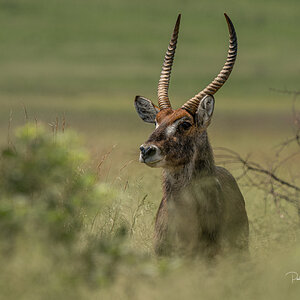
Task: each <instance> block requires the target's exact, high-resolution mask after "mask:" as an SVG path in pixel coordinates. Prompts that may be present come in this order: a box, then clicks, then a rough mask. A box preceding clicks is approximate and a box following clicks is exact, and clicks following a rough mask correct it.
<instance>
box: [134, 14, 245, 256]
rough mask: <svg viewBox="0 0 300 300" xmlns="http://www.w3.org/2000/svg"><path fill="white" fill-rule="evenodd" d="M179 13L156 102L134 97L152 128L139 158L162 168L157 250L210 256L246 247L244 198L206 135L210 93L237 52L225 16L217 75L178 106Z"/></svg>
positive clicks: (211, 104)
mask: <svg viewBox="0 0 300 300" xmlns="http://www.w3.org/2000/svg"><path fill="white" fill-rule="evenodd" d="M180 17H181V16H180V15H179V16H178V19H177V22H176V25H175V28H174V31H173V34H172V37H171V41H170V43H169V46H168V49H167V52H166V55H165V58H164V63H163V67H162V71H161V76H160V79H159V83H158V106H156V105H154V104H153V103H152V102H151V101H150V100H148V99H146V98H144V97H141V96H136V98H135V108H136V110H137V112H138V114H139V116H140V117H141V118H142V120H143V121H145V122H148V123H154V124H155V126H156V127H155V130H154V131H153V133H152V134H151V135H150V137H149V139H148V140H147V141H146V142H145V143H144V144H143V145H141V147H140V162H142V163H145V164H146V165H147V166H150V167H162V168H163V198H162V201H161V203H160V206H159V209H158V211H157V215H156V222H155V251H156V253H157V254H159V255H169V254H171V253H173V252H176V253H180V254H186V255H197V254H200V255H201V254H204V255H205V256H207V257H214V256H215V255H216V254H218V253H220V252H221V250H223V249H225V248H226V249H228V247H226V245H227V246H230V248H229V249H245V250H247V249H248V235H249V225H248V218H247V213H246V210H245V202H244V199H243V196H242V194H241V192H240V190H239V187H238V185H237V183H236V181H235V179H234V178H233V176H232V175H231V174H230V173H229V172H228V171H227V170H226V169H224V168H222V167H218V166H216V165H215V162H214V156H213V151H212V148H211V145H210V143H209V141H208V137H207V131H206V130H207V127H208V125H209V124H210V121H211V118H212V114H213V111H214V104H215V100H214V97H213V95H214V94H215V93H216V92H217V91H218V90H219V89H220V88H221V87H222V85H223V84H224V83H225V82H226V80H227V79H228V77H229V75H230V73H231V71H232V69H233V65H234V62H235V59H236V55H237V38H236V33H235V29H234V27H233V24H232V22H231V20H230V19H229V17H228V16H227V15H226V14H225V18H226V21H227V24H228V29H229V35H230V40H229V50H228V56H227V60H226V63H225V65H224V66H223V68H222V70H221V71H220V73H219V74H218V76H217V77H216V78H215V79H214V80H213V81H212V82H211V83H210V84H209V85H208V86H207V87H206V88H205V89H204V90H202V91H201V92H200V93H198V94H197V95H195V96H194V97H193V98H191V99H190V100H188V101H187V102H186V103H185V104H184V105H183V106H182V107H181V108H178V109H176V110H173V109H172V107H171V103H170V101H169V97H168V87H169V81H170V74H171V69H172V64H173V59H174V54H175V49H176V44H177V37H178V32H179V24H180Z"/></svg>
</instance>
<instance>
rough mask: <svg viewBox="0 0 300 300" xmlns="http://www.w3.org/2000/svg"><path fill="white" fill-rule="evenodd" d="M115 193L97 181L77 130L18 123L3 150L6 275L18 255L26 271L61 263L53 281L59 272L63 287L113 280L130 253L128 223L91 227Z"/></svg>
mask: <svg viewBox="0 0 300 300" xmlns="http://www.w3.org/2000/svg"><path fill="white" fill-rule="evenodd" d="M115 195H116V193H115V192H114V191H113V190H112V189H111V188H109V187H108V186H106V185H103V184H99V183H98V181H97V176H96V173H95V171H93V169H92V168H91V167H90V166H89V159H88V155H87V153H86V151H85V150H84V149H82V147H80V143H79V142H78V138H77V137H76V135H75V134H74V133H72V132H65V133H56V134H55V135H53V133H51V131H50V130H49V131H47V130H46V129H45V128H44V127H43V126H36V125H33V124H29V125H26V126H24V127H22V128H20V129H19V130H18V131H17V134H16V138H15V141H14V143H13V145H11V146H9V147H6V148H5V149H3V150H2V151H1V156H0V250H1V253H0V263H1V265H2V266H4V269H5V266H7V270H8V271H7V273H6V275H8V276H9V274H10V272H12V273H11V274H10V275H11V276H13V273H14V272H16V270H14V271H12V269H11V267H9V266H10V263H11V264H12V265H14V261H18V259H19V260H22V261H23V262H24V261H25V262H24V263H25V264H26V268H25V269H26V270H27V271H26V272H25V273H24V270H22V273H21V274H23V276H29V275H32V274H34V273H35V272H37V273H38V274H39V276H38V277H40V278H43V277H45V276H46V277H47V276H49V273H48V271H49V270H51V269H52V268H53V266H55V268H54V270H55V271H54V272H55V274H56V275H55V278H56V279H55V281H56V280H57V278H60V280H59V285H61V284H63V285H64V289H66V288H67V287H70V286H73V285H74V284H75V283H78V281H80V282H85V283H88V284H89V285H90V284H92V285H95V284H96V286H100V285H101V284H107V283H109V282H110V281H111V280H112V279H113V277H114V273H115V272H116V269H117V266H118V263H119V261H120V260H121V259H122V258H123V256H124V257H125V256H126V255H127V253H126V251H124V249H123V241H124V237H125V236H126V228H125V227H124V226H123V225H122V226H117V227H116V229H115V230H114V232H111V234H110V235H107V234H104V233H103V234H99V232H96V233H92V231H91V228H90V226H91V223H92V219H93V218H94V217H95V216H96V215H97V214H99V212H100V214H101V212H102V209H103V208H104V206H105V205H106V202H107V201H111V200H112V198H114V197H115ZM35 264H37V269H35V270H33V269H32V268H33V266H34V265H35ZM45 264H46V269H45V268H44V267H45V266H44V265H45ZM17 268H18V267H17ZM35 268H36V267H35ZM47 270H48V271H47ZM53 280H54V279H53ZM66 283H68V284H66ZM48 288H49V289H51V284H50V285H49V286H48ZM0 289H1V287H0Z"/></svg>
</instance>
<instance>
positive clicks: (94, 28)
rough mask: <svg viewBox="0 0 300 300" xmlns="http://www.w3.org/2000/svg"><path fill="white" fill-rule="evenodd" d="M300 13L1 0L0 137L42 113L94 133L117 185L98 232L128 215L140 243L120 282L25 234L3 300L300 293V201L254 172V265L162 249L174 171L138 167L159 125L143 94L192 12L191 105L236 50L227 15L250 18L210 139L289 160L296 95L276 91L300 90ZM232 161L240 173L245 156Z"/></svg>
mask: <svg viewBox="0 0 300 300" xmlns="http://www.w3.org/2000/svg"><path fill="white" fill-rule="evenodd" d="M299 10H300V2H299V1H298V0H288V1H285V2H283V1H279V0H266V1H258V0H252V1H250V0H249V1H240V2H237V1H234V0H228V1H221V0H217V1H213V2H211V1H195V0H188V1H180V0H175V1H171V0H167V1H157V0H153V1H144V0H140V1H137V0H127V1H121V0H110V1H109V0H86V1H84V0H51V1H44V0H0V27H1V31H0V53H1V55H0V70H1V72H0V106H1V110H0V144H1V145H2V146H5V145H7V143H8V142H9V141H11V140H13V141H14V140H15V138H14V137H13V131H14V129H15V128H16V127H18V126H20V125H24V124H25V123H28V122H29V121H31V122H35V120H37V121H38V123H44V124H46V126H48V125H47V124H50V125H51V126H50V125H49V128H48V129H49V134H51V130H52V129H51V127H52V128H53V127H55V124H56V123H57V122H58V123H59V124H61V123H62V121H63V119H65V120H66V122H67V126H66V127H67V128H70V129H73V130H76V131H78V132H79V133H80V135H81V136H82V140H83V144H84V145H85V146H86V147H87V149H88V151H89V153H90V156H91V160H90V162H89V164H90V165H91V168H92V169H97V166H98V176H99V183H100V185H101V184H104V186H105V188H107V189H108V190H109V191H110V192H109V193H108V195H110V196H107V197H108V198H109V199H108V200H107V203H106V204H105V205H104V207H105V209H103V211H102V208H103V206H100V204H99V208H95V211H94V212H93V213H92V216H93V217H92V218H91V219H88V218H87V221H86V222H87V225H86V226H87V228H90V227H92V229H93V230H92V231H93V233H94V234H95V236H97V235H98V234H99V235H101V234H100V233H101V232H102V231H105V230H104V229H103V228H110V226H112V225H111V224H112V220H114V218H113V217H112V216H116V217H115V220H116V223H118V224H126V226H127V228H128V230H129V234H128V236H127V237H126V240H125V242H124V246H123V247H124V249H125V250H122V251H123V252H124V251H125V252H126V251H128V253H134V254H133V255H131V254H130V255H129V254H127V252H126V253H125V254H123V252H122V251H121V253H122V255H123V256H124V257H126V259H125V263H123V261H122V259H121V263H120V266H119V267H118V269H117V272H116V274H115V277H114V280H112V282H110V283H109V284H101V282H100V281H97V280H96V284H95V285H93V286H92V287H91V286H89V285H86V284H85V283H84V282H83V281H80V280H79V279H78V278H77V277H76V276H75V275H74V274H76V272H77V271H78V269H76V268H77V265H76V264H75V263H74V267H73V261H72V259H74V260H76V259H77V257H76V256H75V254H74V255H73V254H72V255H71V254H70V256H69V257H68V256H67V255H66V253H65V252H66V249H64V248H59V249H58V250H57V259H58V261H59V262H60V263H61V266H60V265H59V264H60V263H56V264H55V263H54V261H55V259H54V260H52V259H48V257H47V255H46V254H45V253H44V252H43V251H44V250H43V251H42V250H40V248H42V247H43V244H39V243H40V242H36V241H35V240H34V243H33V242H31V240H26V236H25V235H24V237H23V238H22V237H21V238H20V240H18V243H17V249H18V250H17V251H16V253H14V254H13V255H12V259H10V260H7V259H6V258H7V257H6V256H5V255H1V257H0V261H1V265H2V266H3V270H4V271H2V274H1V277H0V288H1V291H2V292H1V291H0V299H69V298H70V299H71V298H72V299H77V298H78V299H99V298H100V299H122V300H123V299H164V298H166V297H169V298H172V299H241V298H242V299H254V298H257V299H298V298H299V294H300V282H299V281H297V282H294V283H293V284H292V283H291V280H290V278H286V277H285V274H286V273H287V272H289V271H297V272H298V273H299V274H300V263H299V258H300V257H299V253H300V252H299V251H300V242H299V220H298V217H297V214H296V210H295V209H294V208H292V207H291V206H289V205H287V204H286V203H282V205H281V206H280V208H278V206H276V205H274V203H273V201H272V199H271V198H270V197H267V198H265V195H264V194H263V193H261V192H259V191H258V190H256V189H255V188H252V187H249V186H246V185H245V182H243V181H241V182H240V183H239V184H240V186H241V188H242V192H243V194H244V196H245V200H246V206H247V211H248V216H249V220H250V230H251V243H250V251H251V259H250V261H246V262H239V261H238V260H236V259H235V258H228V259H226V260H220V261H219V262H217V264H216V266H213V267H212V266H207V265H206V264H205V263H204V262H202V261H183V260H181V259H180V258H176V259H166V260H158V259H156V258H155V257H154V255H153V249H152V237H153V222H154V216H155V212H156V209H157V207H158V205H159V201H160V198H161V188H160V177H161V171H160V170H156V169H155V170H154V169H151V170H149V169H147V167H146V166H143V165H140V164H139V163H138V155H139V150H138V148H139V145H140V144H142V143H143V142H144V141H145V140H146V139H147V137H148V135H149V134H150V133H151V132H152V130H153V127H152V126H151V125H149V124H145V123H143V122H142V121H141V120H140V119H139V117H138V116H137V114H136V112H135V110H134V107H133V100H134V97H135V95H137V94H140V95H144V96H146V97H149V98H151V99H152V100H153V101H154V102H155V101H156V88H157V81H158V78H159V73H160V69H161V63H162V60H163V55H164V51H165V49H166V47H167V43H168V40H169V38H170V34H171V31H172V28H173V24H174V22H175V20H176V17H177V14H178V13H182V24H181V32H180V37H179V42H178V48H177V53H176V59H175V65H174V68H173V74H172V80H171V87H170V97H171V101H172V103H173V104H174V106H175V107H178V106H180V105H181V104H183V103H184V101H186V100H187V99H189V98H190V97H191V96H193V95H194V94H195V93H197V92H198V91H199V90H200V89H202V88H203V87H204V86H205V85H206V84H207V83H209V82H210V80H211V79H212V78H213V77H214V76H215V75H216V74H217V72H218V71H219V69H220V68H221V66H222V65H223V63H224V60H225V57H226V52H227V43H228V33H227V27H226V23H225V19H224V17H223V13H224V12H226V13H228V15H229V16H230V17H231V18H232V21H233V23H234V25H235V27H236V31H237V34H238V42H239V54H238V59H237V63H236V66H235V68H234V70H233V72H232V75H231V77H230V79H229V81H228V82H227V83H226V85H225V86H224V87H223V88H222V90H220V91H219V92H218V94H217V95H216V97H215V98H216V109H215V113H214V117H213V122H212V124H211V126H210V128H209V136H210V140H211V143H212V145H213V147H220V146H222V147H228V148H230V149H233V150H235V151H237V152H239V153H240V154H241V155H242V156H244V157H245V156H247V155H248V154H249V153H251V154H252V156H253V159H254V160H257V161H259V162H261V163H262V164H264V165H267V166H270V165H271V163H272V162H274V161H276V160H279V159H281V158H283V157H279V158H278V157H276V156H275V152H276V149H277V148H276V147H275V146H276V145H278V144H279V143H281V142H282V141H284V140H286V139H287V138H288V137H290V136H292V135H293V126H294V125H293V123H292V103H293V96H290V95H287V94H281V93H279V92H276V91H274V90H272V89H276V90H285V89H287V90H291V91H295V90H299V79H300V64H299V49H300V40H299V38H298V36H299V28H300V19H299ZM298 101H299V100H298ZM298 107H299V106H298ZM9 120H10V121H9ZM297 149H298V148H297V147H294V148H293V147H291V148H289V149H288V151H287V153H286V154H285V155H289V153H293V152H294V151H296V150H297ZM283 155H284V154H283ZM102 161H103V162H102ZM299 163H300V159H299V156H295V157H293V158H292V159H290V160H289V161H287V162H286V163H285V164H284V166H282V167H281V169H280V170H279V171H280V175H281V176H283V177H284V178H287V179H291V178H295V183H297V181H298V184H299V167H298V166H299ZM99 164H100V166H99ZM227 167H228V168H229V169H230V170H231V171H232V172H233V173H234V174H235V175H239V174H240V169H238V168H237V167H236V166H235V165H228V166H227ZM297 176H298V177H297ZM146 195H147V197H146V198H145V199H144V197H145V196H146ZM143 199H144V201H143ZM99 211H100V213H99ZM282 212H284V213H282ZM285 212H286V213H285ZM91 224H92V225H91ZM111 228H112V227H111ZM114 232H115V229H114V230H113V229H112V230H111V233H114ZM83 236H86V232H84V233H83ZM1 242H2V241H1ZM45 245H46V247H48V246H49V247H50V248H52V247H53V248H55V247H56V244H55V243H52V244H51V242H48V243H47V242H46V243H45ZM60 254H61V256H59V255H60ZM122 255H120V257H123V256H122ZM59 257H60V258H59ZM61 257H65V262H64V263H63V262H62V260H61ZM99 260H100V264H96V267H95V268H96V269H97V268H98V269H97V271H99V270H100V271H101V266H103V265H105V264H106V261H105V258H103V257H101V258H100V259H99ZM101 260H104V261H105V263H103V265H102V264H101V263H102V262H101ZM108 265H110V263H108ZM70 266H71V268H70ZM105 266H106V265H105ZM72 268H73V269H72ZM68 272H69V273H68ZM70 273H71V274H72V276H73V275H74V278H73V277H72V278H69V277H68V274H70ZM101 278H102V277H101Z"/></svg>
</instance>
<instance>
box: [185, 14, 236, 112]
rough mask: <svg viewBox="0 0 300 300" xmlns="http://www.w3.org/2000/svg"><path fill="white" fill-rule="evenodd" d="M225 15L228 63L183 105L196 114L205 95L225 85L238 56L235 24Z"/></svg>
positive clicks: (213, 92) (212, 93) (211, 93)
mask: <svg viewBox="0 0 300 300" xmlns="http://www.w3.org/2000/svg"><path fill="white" fill-rule="evenodd" d="M224 16H225V18H226V21H227V25H228V30H229V35H230V39H229V50H228V55H227V59H226V63H225V65H224V67H223V69H222V70H221V71H220V73H219V74H218V76H217V77H216V78H215V79H214V80H213V81H212V82H211V83H210V84H209V85H208V86H207V87H206V88H205V89H204V90H202V91H201V92H200V93H199V94H197V95H195V96H194V97H193V98H191V99H190V100H188V101H187V102H186V103H185V104H184V105H183V106H182V108H184V109H186V110H187V111H189V112H190V113H192V114H194V113H195V112H196V111H197V109H198V105H199V103H200V100H201V99H202V98H203V97H204V96H205V95H214V94H215V93H216V92H217V91H218V90H219V89H220V88H221V87H222V86H223V84H224V83H225V82H226V80H227V79H228V77H229V75H230V73H231V71H232V69H233V65H234V63H235V59H236V56H237V38H236V33H235V30H234V26H233V24H232V22H231V20H230V19H229V17H228V16H227V15H226V14H225V13H224Z"/></svg>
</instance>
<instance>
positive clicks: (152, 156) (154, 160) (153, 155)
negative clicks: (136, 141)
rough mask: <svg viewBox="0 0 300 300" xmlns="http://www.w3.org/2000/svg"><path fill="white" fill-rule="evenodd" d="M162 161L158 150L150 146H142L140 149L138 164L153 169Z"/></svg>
mask: <svg viewBox="0 0 300 300" xmlns="http://www.w3.org/2000/svg"><path fill="white" fill-rule="evenodd" d="M162 160H163V156H162V155H161V151H160V149H159V148H158V147H157V146H155V145H153V144H151V145H147V144H143V145H141V147H140V162H141V163H145V164H147V165H148V166H151V167H154V166H156V165H157V164H158V163H159V162H161V161H162Z"/></svg>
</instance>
